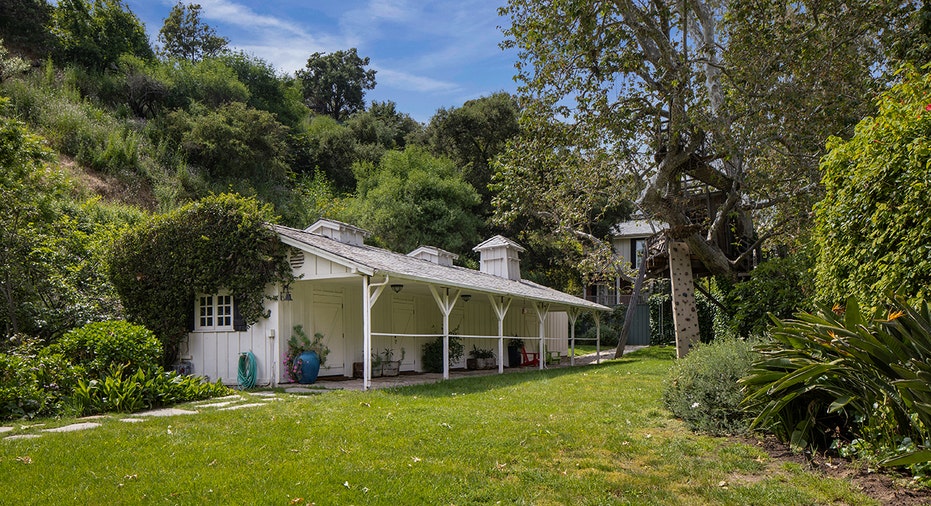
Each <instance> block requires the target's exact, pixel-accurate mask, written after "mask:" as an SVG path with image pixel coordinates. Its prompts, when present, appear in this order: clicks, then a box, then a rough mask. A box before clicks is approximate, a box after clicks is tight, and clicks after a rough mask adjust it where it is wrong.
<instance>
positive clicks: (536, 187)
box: [496, 0, 899, 277]
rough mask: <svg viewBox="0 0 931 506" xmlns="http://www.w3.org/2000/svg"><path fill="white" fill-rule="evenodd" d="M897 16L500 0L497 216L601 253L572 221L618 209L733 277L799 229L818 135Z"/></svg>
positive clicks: (780, 7)
mask: <svg viewBox="0 0 931 506" xmlns="http://www.w3.org/2000/svg"><path fill="white" fill-rule="evenodd" d="M898 6H899V2H892V1H889V2H886V1H883V2H877V1H874V0H862V1H856V2H848V1H840V0H838V1H828V2H823V1H818V2H808V1H798V2H789V3H788V4H787V3H786V2H777V1H772V2H770V1H763V2H717V1H692V2H681V1H672V0H666V1H652V2H610V3H604V2H596V1H591V0H569V1H544V2H540V1H536V0H510V1H509V2H508V5H507V6H506V7H504V8H502V9H501V11H500V12H501V14H502V15H505V16H508V17H509V18H510V21H511V24H510V28H508V29H507V30H506V34H507V35H508V36H509V39H508V40H507V41H506V42H505V43H504V45H505V46H506V47H513V48H516V49H517V50H518V51H519V53H518V54H519V58H520V61H519V63H518V75H517V78H518V80H519V81H520V82H521V83H522V84H521V86H520V88H519V91H520V94H521V99H522V102H521V104H522V106H523V119H522V121H523V123H522V125H523V128H522V135H521V136H520V138H518V139H517V140H515V141H514V142H513V143H512V144H511V147H510V148H509V149H508V152H507V154H506V155H505V157H504V159H503V164H502V166H501V168H500V169H499V171H498V172H499V173H498V176H497V178H496V181H497V183H498V184H499V186H498V188H499V190H500V198H499V199H498V200H497V201H496V202H497V204H498V206H499V212H498V216H499V218H500V220H501V221H505V222H507V221H510V220H512V219H515V218H516V217H517V216H520V215H527V214H530V215H536V216H538V217H540V218H541V219H543V220H545V223H546V224H547V228H548V229H549V230H552V231H554V233H557V234H561V235H563V236H564V237H567V238H573V239H574V240H575V243H576V244H578V245H579V247H580V248H584V249H586V250H594V251H605V247H606V246H605V245H604V244H603V241H598V240H597V239H599V238H593V237H591V234H588V233H586V231H585V230H584V229H583V228H582V227H583V225H584V222H583V221H579V220H575V219H574V218H575V217H584V216H589V215H601V214H602V209H606V208H610V207H612V206H617V205H619V201H621V200H625V199H633V200H635V201H636V203H637V206H638V207H639V208H640V209H641V210H642V211H643V212H645V213H646V214H647V215H649V216H651V217H652V218H655V219H659V220H662V221H665V222H667V223H669V224H670V226H671V229H672V231H673V233H675V234H676V235H678V236H681V238H682V240H685V241H686V242H687V243H688V245H689V246H690V248H691V250H692V253H693V254H695V255H696V256H697V257H698V258H699V259H700V260H701V261H702V262H703V263H704V264H705V266H706V267H707V268H708V269H709V270H710V271H711V272H712V273H715V274H719V275H723V276H726V277H734V276H735V275H736V273H737V272H739V271H740V270H742V269H744V268H745V267H744V266H745V265H746V263H745V261H746V260H747V258H748V256H749V255H751V254H752V252H753V250H754V249H755V247H756V246H757V245H758V244H759V243H761V242H762V241H764V240H766V239H767V238H769V237H771V236H772V235H775V234H789V235H790V236H791V235H792V234H795V233H796V232H797V231H798V228H799V227H803V226H805V223H806V219H805V218H806V217H807V215H808V210H809V209H810V206H811V203H812V202H814V201H816V200H817V198H818V197H819V185H818V178H817V176H816V175H817V170H816V168H817V161H818V158H819V157H820V155H821V154H822V153H823V140H824V139H826V138H827V137H828V135H830V134H842V133H845V132H848V131H849V128H850V127H851V126H852V125H853V123H854V122H855V121H856V119H857V118H859V117H862V116H863V115H865V114H866V113H867V112H868V111H869V109H870V103H869V100H868V97H869V96H870V95H871V93H872V90H873V89H875V87H876V79H875V74H874V72H873V69H875V68H876V66H877V65H881V64H882V63H883V59H882V46H881V44H880V42H881V41H880V38H879V36H880V34H881V33H882V31H883V30H884V29H885V28H887V27H888V26H889V25H890V22H891V21H890V18H891V17H892V16H894V15H896V14H898V13H899V9H898ZM697 188H700V189H701V191H700V192H698V193H701V194H702V196H701V197H700V198H699V197H698V196H697V194H696V192H695V190H696V189H697ZM706 191H707V192H710V194H711V196H712V197H713V198H714V201H715V202H716V205H715V206H712V209H711V211H712V212H710V213H709V212H708V211H707V209H708V206H707V205H706V204H705V203H706V202H707V200H706V197H705V196H704V195H705V192H706ZM699 200H700V201H701V204H700V206H699ZM757 227H759V228H760V229H761V230H760V231H758V230H757ZM727 233H731V234H732V235H733V236H735V239H736V240H733V241H722V240H720V239H719V238H720V237H721V236H722V235H725V234H727ZM599 263H600V262H595V263H594V264H595V265H597V264H599Z"/></svg>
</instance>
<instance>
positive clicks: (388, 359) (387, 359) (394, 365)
mask: <svg viewBox="0 0 931 506" xmlns="http://www.w3.org/2000/svg"><path fill="white" fill-rule="evenodd" d="M405 354H406V352H405V351H404V348H401V358H400V359H398V360H395V359H394V350H392V349H391V348H385V351H384V353H382V356H383V357H384V359H383V361H382V365H381V372H382V375H384V376H397V375H398V374H401V361H403V360H404V355H405Z"/></svg>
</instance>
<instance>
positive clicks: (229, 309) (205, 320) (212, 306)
mask: <svg viewBox="0 0 931 506" xmlns="http://www.w3.org/2000/svg"><path fill="white" fill-rule="evenodd" d="M197 330H233V296H232V295H201V296H200V297H198V298H197Z"/></svg>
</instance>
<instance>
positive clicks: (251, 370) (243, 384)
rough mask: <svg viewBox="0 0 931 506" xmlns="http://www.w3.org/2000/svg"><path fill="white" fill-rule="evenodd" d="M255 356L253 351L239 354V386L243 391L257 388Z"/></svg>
mask: <svg viewBox="0 0 931 506" xmlns="http://www.w3.org/2000/svg"><path fill="white" fill-rule="evenodd" d="M256 369H257V367H256V364H255V355H253V354H252V352H251V351H244V352H242V353H240V354H239V378H238V379H239V386H240V388H243V389H248V388H252V387H254V386H255V376H256Z"/></svg>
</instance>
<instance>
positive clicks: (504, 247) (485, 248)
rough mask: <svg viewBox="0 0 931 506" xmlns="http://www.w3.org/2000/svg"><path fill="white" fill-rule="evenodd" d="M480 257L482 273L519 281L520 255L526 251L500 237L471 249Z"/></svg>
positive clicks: (497, 236)
mask: <svg viewBox="0 0 931 506" xmlns="http://www.w3.org/2000/svg"><path fill="white" fill-rule="evenodd" d="M472 251H477V252H478V253H479V255H480V256H481V260H480V265H481V266H480V269H479V270H481V271H482V272H485V273H488V274H493V275H495V276H498V277H502V278H507V279H510V280H511V281H520V254H521V253H523V252H524V251H526V250H525V249H524V248H523V247H522V246H521V245H520V244H517V243H516V242H514V241H512V240H510V239H508V238H506V237H502V236H500V235H496V236H494V237H492V238H491V239H488V240H487V241H485V242H483V243H481V244H479V245H478V246H476V247H474V248H472Z"/></svg>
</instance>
